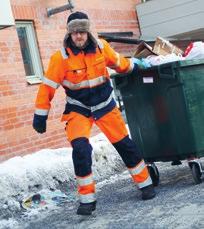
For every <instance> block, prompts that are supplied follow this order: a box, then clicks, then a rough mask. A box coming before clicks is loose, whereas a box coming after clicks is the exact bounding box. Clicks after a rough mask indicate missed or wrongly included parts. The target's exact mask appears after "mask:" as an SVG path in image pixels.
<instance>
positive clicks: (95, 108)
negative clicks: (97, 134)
mask: <svg viewBox="0 0 204 229" xmlns="http://www.w3.org/2000/svg"><path fill="white" fill-rule="evenodd" d="M112 99H113V96H112V94H111V95H110V96H109V98H108V99H107V100H106V101H105V102H102V103H99V104H98V105H96V106H86V105H84V104H83V103H81V102H79V101H78V100H76V99H73V98H71V97H68V96H67V98H66V100H67V102H68V103H70V104H73V105H77V106H80V107H84V108H86V109H88V110H91V111H92V112H94V111H96V110H99V109H102V108H103V107H105V106H107V105H108V104H109V103H110V102H111V100H112Z"/></svg>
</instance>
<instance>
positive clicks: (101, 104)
mask: <svg viewBox="0 0 204 229" xmlns="http://www.w3.org/2000/svg"><path fill="white" fill-rule="evenodd" d="M112 99H113V96H112V94H111V95H110V96H109V98H108V99H107V100H106V101H105V102H102V103H99V104H98V105H96V106H92V107H91V111H92V112H93V111H96V110H100V109H102V108H103V107H105V106H107V105H108V104H109V103H110V102H111V100H112Z"/></svg>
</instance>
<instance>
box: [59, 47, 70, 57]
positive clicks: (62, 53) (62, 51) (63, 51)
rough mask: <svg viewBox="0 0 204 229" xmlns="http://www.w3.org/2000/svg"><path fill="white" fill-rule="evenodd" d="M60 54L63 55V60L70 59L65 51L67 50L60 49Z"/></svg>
mask: <svg viewBox="0 0 204 229" xmlns="http://www.w3.org/2000/svg"><path fill="white" fill-rule="evenodd" d="M60 52H61V55H62V57H63V59H67V58H69V57H68V56H67V53H66V51H65V48H61V49H60Z"/></svg>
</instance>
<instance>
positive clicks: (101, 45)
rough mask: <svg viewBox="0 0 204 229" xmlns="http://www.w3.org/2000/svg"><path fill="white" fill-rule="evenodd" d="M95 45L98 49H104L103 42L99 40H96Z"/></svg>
mask: <svg viewBox="0 0 204 229" xmlns="http://www.w3.org/2000/svg"><path fill="white" fill-rule="evenodd" d="M97 43H98V46H99V48H100V49H103V48H104V45H103V42H102V41H101V40H99V39H97Z"/></svg>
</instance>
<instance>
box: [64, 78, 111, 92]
mask: <svg viewBox="0 0 204 229" xmlns="http://www.w3.org/2000/svg"><path fill="white" fill-rule="evenodd" d="M106 80H107V78H106V77H105V76H99V77H97V78H95V79H92V80H84V81H82V82H80V83H77V84H74V83H72V82H70V81H67V80H64V81H63V82H62V85H63V86H66V87H68V88H69V89H71V90H76V89H80V88H84V87H94V86H97V85H100V84H102V83H105V82H106Z"/></svg>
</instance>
